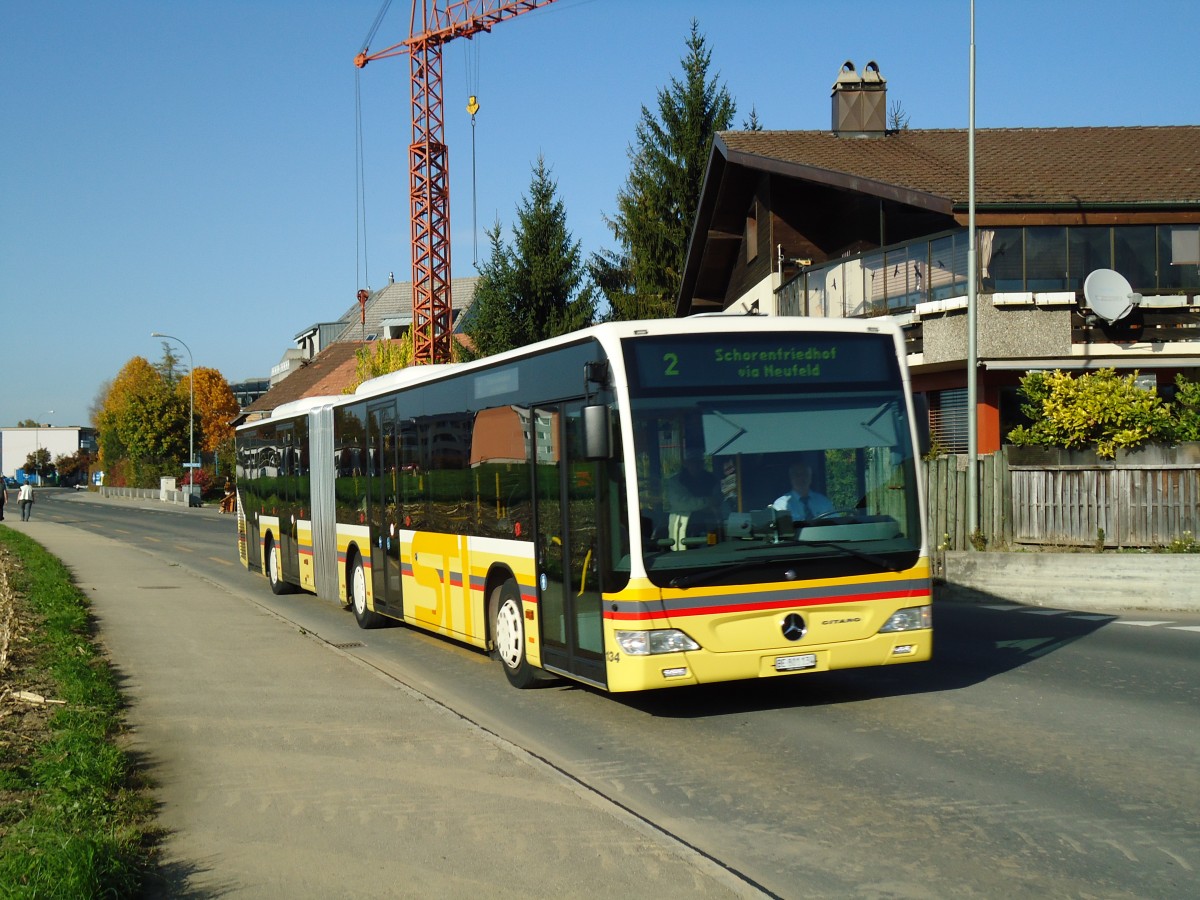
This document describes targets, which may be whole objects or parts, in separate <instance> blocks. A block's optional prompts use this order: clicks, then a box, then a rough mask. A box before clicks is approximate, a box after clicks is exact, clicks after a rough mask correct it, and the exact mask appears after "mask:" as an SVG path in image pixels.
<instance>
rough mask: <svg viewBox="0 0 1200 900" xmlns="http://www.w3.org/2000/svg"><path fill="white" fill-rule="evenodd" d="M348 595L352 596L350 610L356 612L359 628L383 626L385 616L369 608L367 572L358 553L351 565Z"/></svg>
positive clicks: (355, 618)
mask: <svg viewBox="0 0 1200 900" xmlns="http://www.w3.org/2000/svg"><path fill="white" fill-rule="evenodd" d="M347 593H349V594H350V608H351V609H352V610H354V621H356V622H357V623H358V627H359V628H378V627H380V626H381V625H383V623H384V618H383V616H381V615H380V614H379V613H377V612H375V611H374V610H372V609H368V608H367V571H366V569H365V568H364V567H363V561H362V556H360V555H359V554H357V553H355V554H354V562H352V563H351V564H350V583H349V584H348V585H347Z"/></svg>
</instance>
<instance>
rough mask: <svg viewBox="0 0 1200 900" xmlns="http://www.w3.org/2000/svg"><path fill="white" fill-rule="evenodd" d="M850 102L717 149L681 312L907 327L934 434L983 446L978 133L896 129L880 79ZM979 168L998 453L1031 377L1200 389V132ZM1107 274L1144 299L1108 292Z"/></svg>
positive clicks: (1046, 146) (984, 333) (1023, 144)
mask: <svg viewBox="0 0 1200 900" xmlns="http://www.w3.org/2000/svg"><path fill="white" fill-rule="evenodd" d="M832 99H833V128H832V129H831V130H830V131H757V132H725V133H721V134H719V135H717V136H716V138H715V140H714V143H713V149H712V154H711V156H710V160H709V166H708V171H707V174H706V178H705V182H704V187H703V190H702V194H701V200H700V205H699V211H698V215H697V221H696V227H695V229H694V232H693V235H692V240H691V246H690V249H689V254H688V258H687V263H686V266H685V270H684V276H683V285H682V289H681V291H680V296H679V299H678V310H677V311H678V313H679V314H680V315H688V314H691V313H696V312H713V311H722V312H726V313H734V314H736V313H746V312H758V313H765V314H769V315H811V316H855V317H869V316H881V315H888V316H892V317H894V318H896V319H897V320H898V321H899V322H900V323H901V325H902V326H903V328H904V331H905V335H906V340H907V343H908V348H909V355H908V361H909V366H910V370H911V372H912V375H913V384H914V389H915V390H916V392H917V393H918V394H919V395H921V396H922V397H923V398H924V400H925V401H926V404H927V406H928V408H929V410H930V429H931V432H932V433H933V436H934V438H936V439H937V441H938V442H939V444H940V445H941V446H942V447H943V448H944V449H946V450H951V451H954V450H965V449H966V437H967V422H968V418H969V416H968V413H969V411H968V409H967V388H966V383H967V373H966V366H967V346H968V333H967V322H968V315H967V303H968V297H969V293H970V292H969V290H968V285H967V263H968V252H967V251H968V246H969V240H968V225H969V196H970V184H969V179H968V171H969V160H968V134H967V132H966V130H954V129H938V130H908V129H902V130H889V129H888V128H887V127H886V123H885V122H884V121H883V114H882V112H881V111H882V110H884V109H886V83H885V81H884V79H883V78H882V76H881V75H879V73H878V68H877V67H875V66H874V65H873V64H872V65H871V66H869V67H868V70H867V72H866V73H865V74H864V76H863V77H861V78H860V77H858V76H857V74H856V73H855V72H854V70H853V66H852V65H851V64H849V63H847V64H846V66H844V67H843V71H842V73H841V75H839V78H838V81H837V82H836V83H835V85H834V88H833V95H832ZM856 104H857V105H856ZM975 170H976V171H975V194H976V204H975V206H976V215H975V224H976V269H977V274H978V281H977V285H976V291H977V296H976V321H977V335H976V337H977V346H978V353H977V361H978V366H979V368H978V379H977V385H978V408H977V414H978V427H979V433H978V439H979V450H980V452H983V453H987V452H991V451H993V450H996V449H998V448H999V446H1000V444H1001V443H1002V441H1003V439H1004V435H1005V434H1007V432H1008V430H1010V429H1011V428H1012V427H1013V426H1015V425H1016V424H1018V423H1019V422H1020V420H1021V414H1020V409H1019V407H1020V402H1019V399H1018V394H1017V390H1018V386H1019V381H1020V378H1021V376H1022V375H1023V374H1024V373H1026V372H1028V371H1030V370H1037V369H1043V370H1047V369H1048V370H1052V369H1062V370H1065V371H1074V372H1082V371H1088V370H1095V369H1099V368H1106V367H1108V368H1114V369H1116V370H1118V372H1120V373H1121V374H1130V373H1133V372H1137V373H1138V377H1139V380H1141V381H1142V382H1143V383H1145V384H1146V385H1147V386H1149V385H1154V386H1156V387H1157V388H1158V390H1159V392H1160V394H1163V395H1164V396H1167V397H1168V398H1169V397H1170V396H1171V394H1172V392H1173V390H1174V378H1175V375H1176V374H1178V373H1182V374H1184V375H1185V376H1187V377H1189V378H1190V379H1193V380H1194V379H1197V378H1200V127H1197V126H1171V127H1146V128H1028V129H1021V128H1012V129H982V130H979V131H978V132H977V133H976V139H975ZM1097 270H1111V271H1114V272H1117V273H1119V274H1120V275H1121V276H1123V278H1124V279H1125V283H1127V284H1128V288H1124V287H1121V288H1119V289H1116V290H1114V289H1113V288H1111V287H1109V286H1105V287H1104V288H1103V289H1101V290H1093V291H1091V292H1090V293H1091V295H1090V297H1089V292H1087V291H1086V290H1085V285H1086V284H1088V277H1089V275H1091V274H1092V273H1093V272H1096V271H1097ZM1099 281H1100V276H1097V278H1095V279H1093V281H1092V284H1093V286H1094V285H1096V284H1098V283H1099ZM1115 283H1116V284H1117V285H1121V284H1123V283H1122V282H1120V281H1117V282H1115ZM1117 294H1120V296H1116V295H1117Z"/></svg>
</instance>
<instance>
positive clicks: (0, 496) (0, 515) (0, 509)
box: [0, 475, 8, 522]
mask: <svg viewBox="0 0 1200 900" xmlns="http://www.w3.org/2000/svg"><path fill="white" fill-rule="evenodd" d="M6 506H8V482H7V481H5V480H4V476H3V475H0V522H3V521H4V507H6Z"/></svg>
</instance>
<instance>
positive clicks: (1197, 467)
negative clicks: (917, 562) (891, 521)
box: [925, 445, 1200, 550]
mask: <svg viewBox="0 0 1200 900" xmlns="http://www.w3.org/2000/svg"><path fill="white" fill-rule="evenodd" d="M925 483H926V487H927V497H928V505H929V508H928V516H929V518H928V524H929V538H930V543H931V544H932V545H933V546H934V547H937V546H939V545H942V546H944V547H945V549H948V550H964V549H966V548H967V547H968V546H969V545H970V535H969V534H968V530H969V529H968V528H967V457H966V456H965V455H958V456H943V457H938V458H937V459H933V460H928V461H926V462H925ZM979 494H980V498H979V530H980V532H981V534H982V536H983V538H984V539H985V541H986V546H988V547H991V548H997V549H999V548H1003V547H1008V546H1012V545H1014V544H1036V545H1053V546H1095V545H1097V544H1098V543H1101V542H1102V543H1103V544H1104V546H1106V547H1157V546H1166V545H1168V544H1170V543H1171V542H1173V541H1176V540H1181V539H1186V538H1187V536H1188V535H1191V536H1192V538H1193V539H1196V538H1197V537H1200V445H1184V446H1183V447H1182V448H1146V449H1145V450H1141V451H1135V452H1132V453H1126V454H1122V453H1118V455H1117V459H1116V460H1100V459H1098V458H1096V457H1095V455H1094V454H1090V453H1077V452H1076V453H1068V452H1058V451H1044V450H1030V449H1028V448H1018V447H1004V448H1002V449H1001V450H1000V451H999V452H997V453H994V454H990V455H988V456H983V457H980V459H979Z"/></svg>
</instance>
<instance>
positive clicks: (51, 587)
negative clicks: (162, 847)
mask: <svg viewBox="0 0 1200 900" xmlns="http://www.w3.org/2000/svg"><path fill="white" fill-rule="evenodd" d="M0 566H3V568H4V573H3V574H4V576H5V577H4V594H5V598H4V600H3V601H0V602H3V603H4V604H5V605H6V606H7V607H9V608H8V609H5V610H4V613H5V615H4V617H3V619H4V621H3V623H2V624H3V631H4V633H5V635H6V641H5V643H6V645H7V650H8V652H6V653H5V654H4V657H6V659H5V660H4V662H3V663H0V695H2V696H0V699H2V701H3V702H2V704H0V897H2V898H6V900H7V898H33V897H37V898H60V897H61V898H68V897H69V898H83V897H129V896H136V895H137V894H138V893H139V892H140V890H141V886H142V884H143V882H144V879H145V875H146V873H147V872H148V871H149V868H150V863H151V854H152V849H151V848H152V838H153V827H154V826H153V815H152V814H153V807H152V800H151V799H150V797H149V794H148V792H147V791H146V790H144V785H143V784H141V783H140V781H139V777H138V774H137V771H136V769H135V767H134V765H133V762H132V760H131V758H130V757H129V756H128V754H127V753H126V752H125V751H124V750H123V749H122V748H121V746H120V744H119V736H120V733H121V729H122V720H121V698H120V695H119V693H118V690H117V687H116V680H115V678H114V676H113V673H112V671H111V669H110V668H109V666H108V664H107V662H106V661H105V660H104V659H103V657H102V656H101V655H100V653H99V652H98V650H97V648H96V646H95V644H94V643H93V641H92V635H91V627H90V626H91V622H90V618H89V613H88V601H87V598H86V597H85V596H84V595H83V594H82V593H81V592H80V591H79V590H78V589H77V588H76V587H75V585H74V584H73V583H72V581H71V576H70V574H69V573H68V572H67V570H66V568H65V567H64V566H63V565H62V563H60V562H59V561H58V559H56V558H55V557H54V556H52V555H50V554H49V553H47V552H46V551H45V550H44V549H43V548H42V547H41V546H40V545H39V544H37V543H36V542H35V541H33V540H31V539H30V538H28V537H26V536H25V535H24V534H21V533H19V532H16V531H13V530H12V529H9V528H5V527H0ZM20 692H24V694H21V693H20ZM29 694H32V695H35V696H40V697H44V698H46V699H48V700H51V701H61V702H54V703H45V704H43V703H39V702H37V700H31V699H30V698H29V697H28V696H25V695H29Z"/></svg>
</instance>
